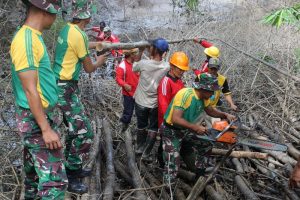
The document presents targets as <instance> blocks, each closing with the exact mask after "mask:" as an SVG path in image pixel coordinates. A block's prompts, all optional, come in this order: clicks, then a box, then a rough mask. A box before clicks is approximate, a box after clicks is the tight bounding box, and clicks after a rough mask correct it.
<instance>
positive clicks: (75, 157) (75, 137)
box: [53, 2, 105, 194]
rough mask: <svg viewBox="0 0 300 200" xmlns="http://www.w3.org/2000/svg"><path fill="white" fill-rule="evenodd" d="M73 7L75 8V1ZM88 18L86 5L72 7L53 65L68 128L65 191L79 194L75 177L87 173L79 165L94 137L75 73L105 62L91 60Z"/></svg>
mask: <svg viewBox="0 0 300 200" xmlns="http://www.w3.org/2000/svg"><path fill="white" fill-rule="evenodd" d="M75 3H76V2H75ZM74 7H75V8H76V4H75V5H74ZM90 19H91V14H90V12H89V11H88V9H87V8H76V9H75V11H74V13H73V21H72V22H71V23H68V24H67V25H66V26H65V27H63V29H62V30H61V32H60V33H59V36H58V39H57V43H56V50H55V58H54V68H53V70H54V73H55V76H56V79H57V86H58V106H59V108H60V109H61V110H62V112H63V120H64V123H65V125H66V127H67V128H68V133H67V135H66V137H65V143H66V148H65V151H64V155H65V158H66V162H65V166H66V172H67V176H68V179H69V187H68V191H70V192H75V193H79V194H82V193H85V192H87V189H88V188H87V186H86V185H84V184H83V183H82V182H81V181H80V179H79V178H83V177H85V176H89V175H90V173H91V171H90V170H87V169H83V168H82V167H83V166H82V165H83V160H85V159H87V156H88V154H89V151H90V147H91V143H92V140H93V136H94V134H93V131H92V128H91V124H90V122H89V119H88V118H87V116H86V114H85V111H84V107H83V104H82V103H81V101H80V99H79V95H80V91H79V88H78V80H79V74H80V71H81V69H82V67H83V68H84V70H85V71H86V72H87V73H91V72H93V71H95V70H96V69H97V67H100V66H102V64H103V63H104V61H105V56H98V57H96V63H94V64H93V63H92V61H91V58H90V55H89V48H91V47H92V46H93V47H95V45H93V44H92V43H89V41H88V37H87V35H86V33H85V32H84V31H83V30H84V28H85V26H86V25H87V24H88V23H89V22H90Z"/></svg>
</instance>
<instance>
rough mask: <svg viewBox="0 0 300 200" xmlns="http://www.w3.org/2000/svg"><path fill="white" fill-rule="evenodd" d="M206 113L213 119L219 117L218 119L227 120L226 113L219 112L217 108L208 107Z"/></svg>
mask: <svg viewBox="0 0 300 200" xmlns="http://www.w3.org/2000/svg"><path fill="white" fill-rule="evenodd" d="M205 112H206V113H207V114H208V115H209V116H211V117H217V118H222V119H225V118H226V113H225V112H221V111H219V110H217V109H216V108H213V107H211V106H210V107H208V108H206V109H205Z"/></svg>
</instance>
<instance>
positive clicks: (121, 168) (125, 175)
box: [115, 160, 133, 186]
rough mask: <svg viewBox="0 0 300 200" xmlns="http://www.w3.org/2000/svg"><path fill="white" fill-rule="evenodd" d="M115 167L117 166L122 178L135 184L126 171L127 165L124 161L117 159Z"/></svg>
mask: <svg viewBox="0 0 300 200" xmlns="http://www.w3.org/2000/svg"><path fill="white" fill-rule="evenodd" d="M115 167H116V170H117V172H118V174H120V176H121V177H122V178H124V179H125V181H126V182H127V183H128V184H130V185H132V186H133V181H132V179H131V177H130V176H129V174H128V173H127V172H126V171H125V166H124V165H123V163H122V162H120V161H119V160H115Z"/></svg>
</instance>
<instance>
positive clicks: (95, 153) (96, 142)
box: [85, 117, 102, 169]
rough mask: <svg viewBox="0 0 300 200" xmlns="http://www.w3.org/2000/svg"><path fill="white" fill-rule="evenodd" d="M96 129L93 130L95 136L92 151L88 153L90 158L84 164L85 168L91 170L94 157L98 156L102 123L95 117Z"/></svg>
mask: <svg viewBox="0 0 300 200" xmlns="http://www.w3.org/2000/svg"><path fill="white" fill-rule="evenodd" d="M95 125H96V127H95V128H94V129H96V134H95V136H94V144H93V147H94V149H93V151H92V152H91V153H90V157H89V160H88V161H87V164H86V166H85V167H86V168H89V169H92V168H93V166H94V164H95V160H96V157H97V156H98V154H99V149H100V145H99V144H100V138H101V135H102V134H101V128H102V121H101V120H100V119H99V117H96V124H95Z"/></svg>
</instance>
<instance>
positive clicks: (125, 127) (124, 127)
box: [121, 122, 129, 132]
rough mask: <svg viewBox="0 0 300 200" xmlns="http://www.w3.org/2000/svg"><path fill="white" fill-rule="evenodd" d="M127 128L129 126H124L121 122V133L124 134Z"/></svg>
mask: <svg viewBox="0 0 300 200" xmlns="http://www.w3.org/2000/svg"><path fill="white" fill-rule="evenodd" d="M128 126H129V124H125V123H124V122H122V125H121V127H122V129H121V131H122V132H125V131H126V130H127V129H128Z"/></svg>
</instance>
